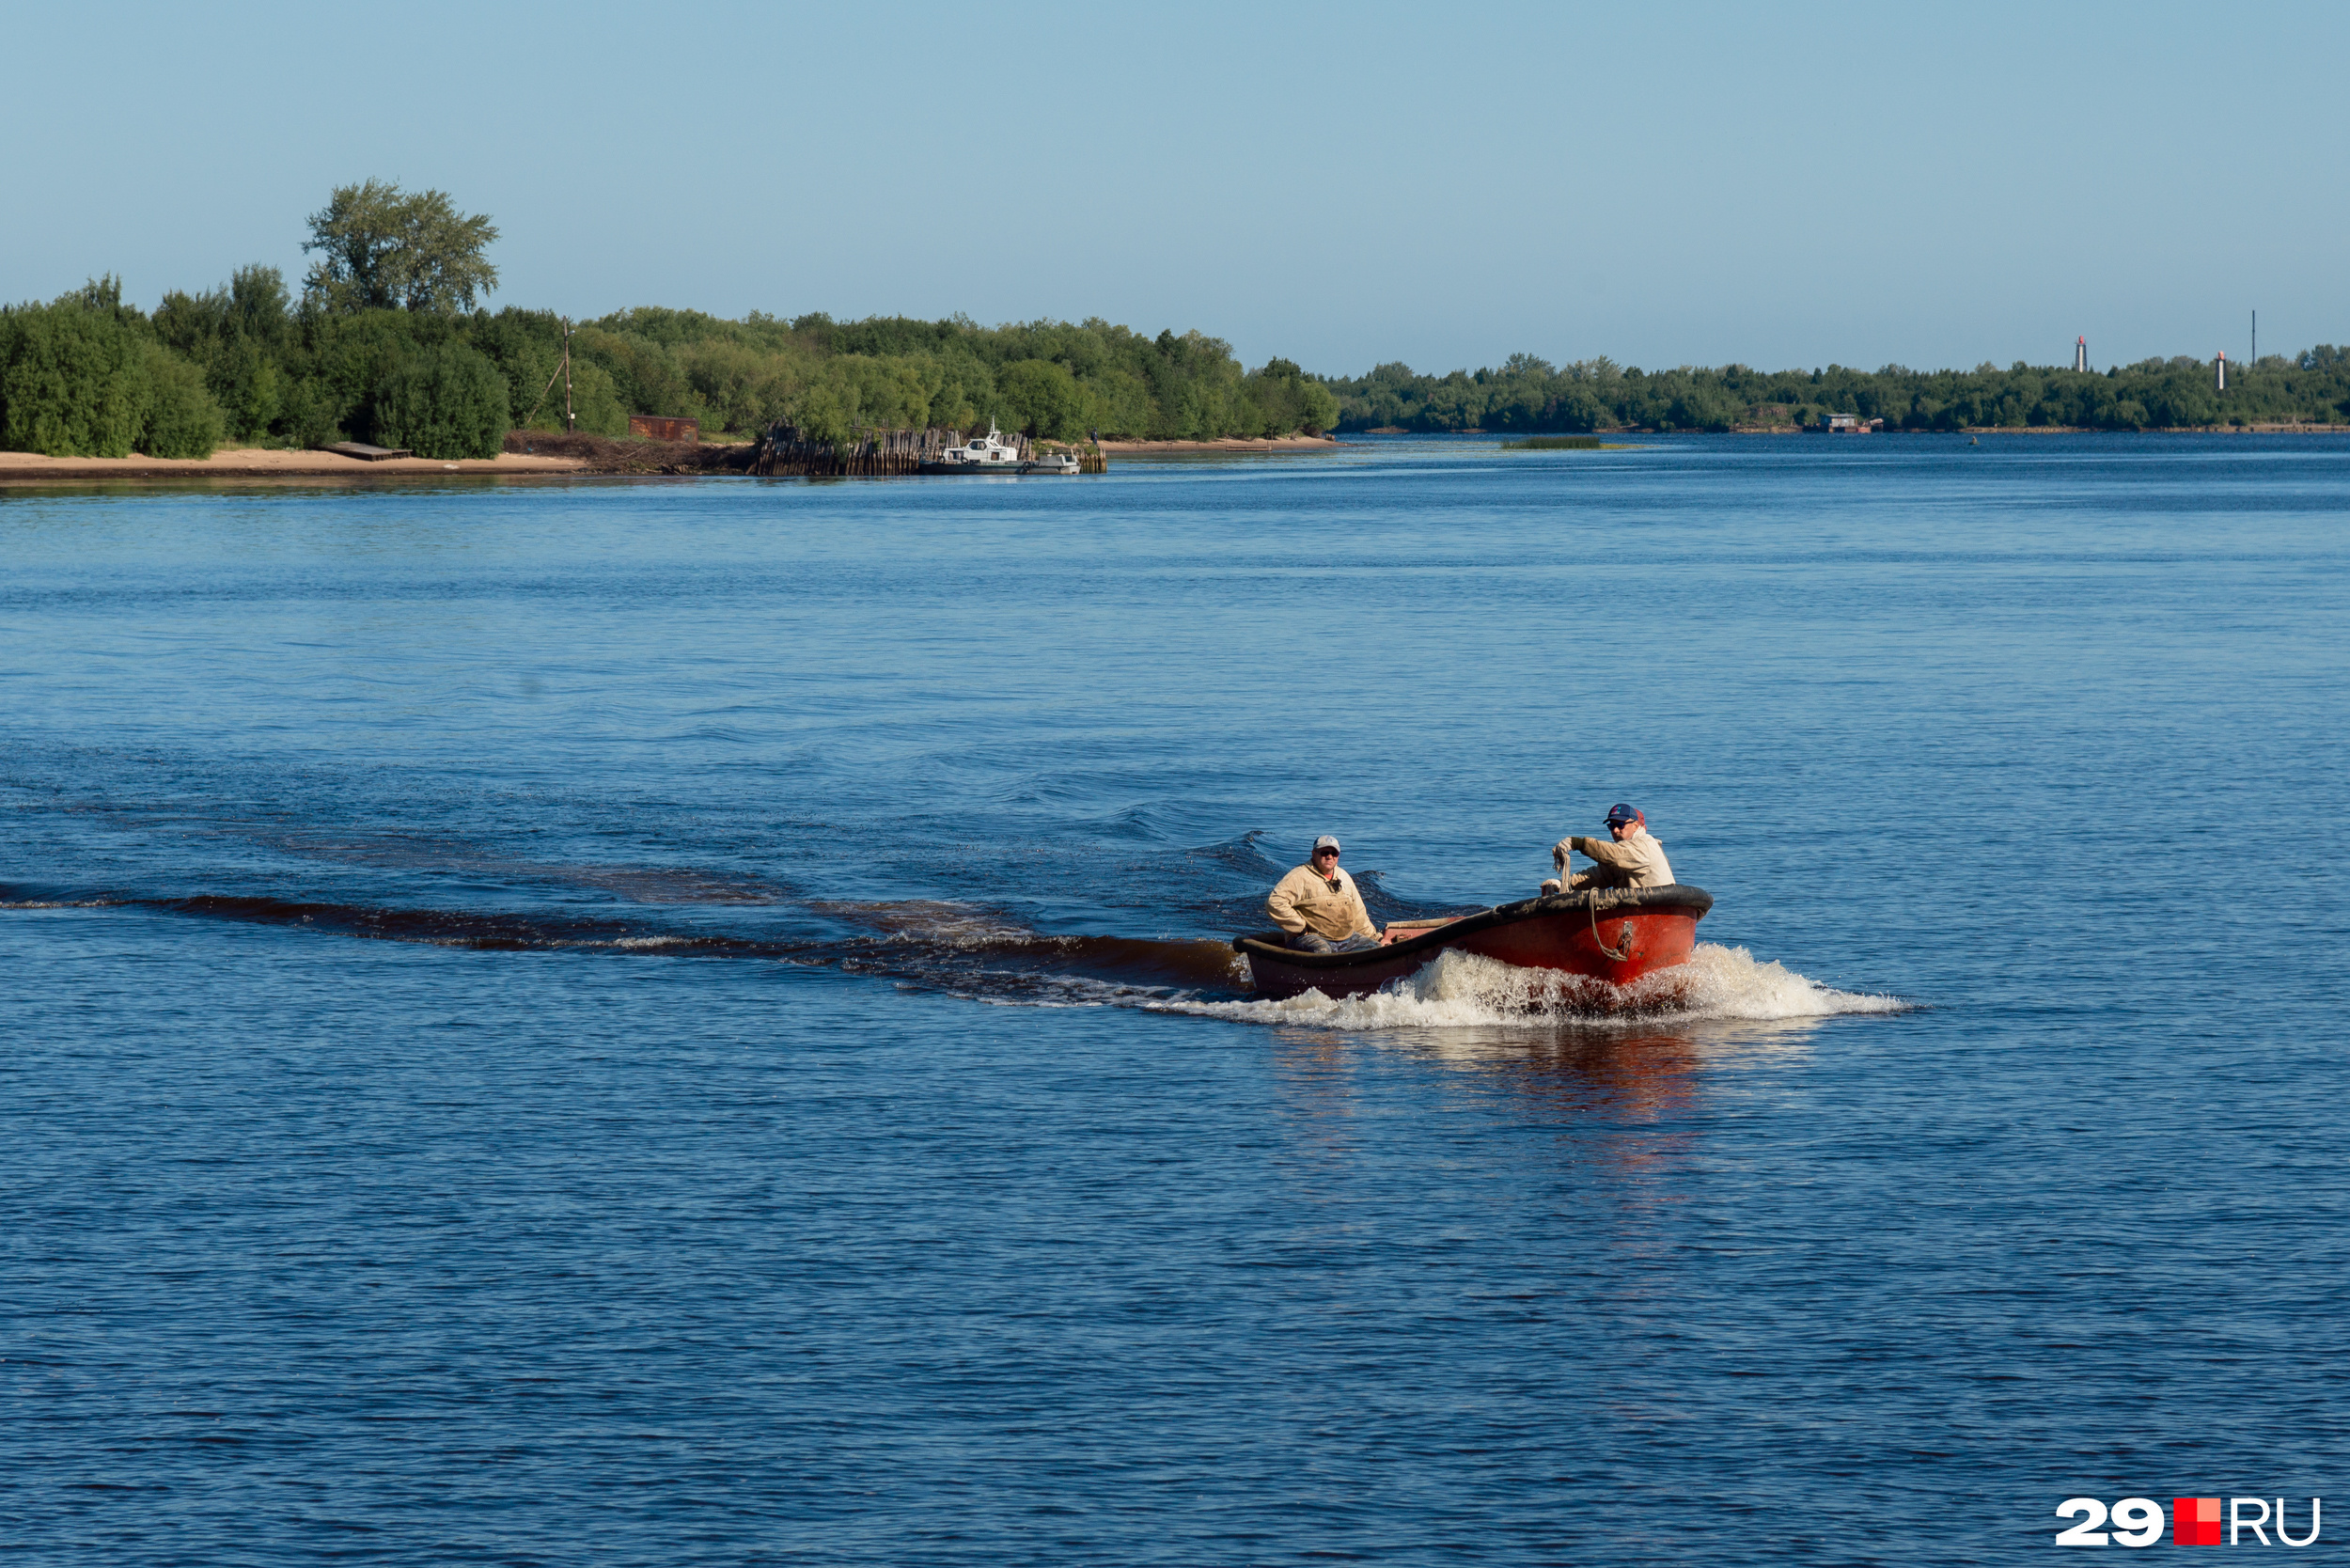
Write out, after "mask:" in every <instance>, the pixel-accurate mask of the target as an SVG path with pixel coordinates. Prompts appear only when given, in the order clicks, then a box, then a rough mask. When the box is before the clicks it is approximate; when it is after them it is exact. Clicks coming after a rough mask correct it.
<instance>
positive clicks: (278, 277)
mask: <svg viewBox="0 0 2350 1568" xmlns="http://www.w3.org/2000/svg"><path fill="white" fill-rule="evenodd" d="M308 223H309V229H310V238H309V239H308V240H307V241H306V242H305V243H304V245H303V249H304V250H305V252H308V253H310V254H312V255H313V256H315V257H316V258H317V260H316V261H315V262H314V264H313V265H312V266H311V267H310V269H309V271H308V273H307V274H306V275H305V277H304V278H303V280H302V287H301V291H300V293H299V294H296V293H295V292H293V291H292V290H290V289H289V288H288V286H287V282H286V278H285V276H284V274H281V273H280V272H278V270H277V269H276V268H274V267H267V266H251V267H243V268H240V269H239V270H238V271H237V272H236V274H235V275H233V276H232V277H230V278H229V279H228V280H227V282H225V283H223V284H221V285H220V286H218V287H217V288H212V289H207V290H199V291H197V292H195V293H187V292H184V291H181V290H173V291H171V292H169V293H166V294H165V295H164V297H163V300H162V302H161V303H160V304H159V305H158V306H156V307H155V309H154V310H153V311H152V312H151V313H150V312H149V311H146V310H143V309H141V308H139V307H138V306H135V305H131V304H127V303H125V302H124V300H123V298H122V287H121V284H120V283H119V281H118V280H117V279H116V278H114V277H112V276H107V277H103V278H96V279H92V280H91V281H90V282H88V283H87V284H86V285H85V286H84V287H83V288H81V289H78V290H73V291H71V292H70V293H67V294H65V295H63V296H61V297H60V298H57V299H55V300H53V301H51V302H49V303H48V304H45V305H44V304H39V303H28V304H24V305H18V306H6V307H0V447H5V448H7V449H8V450H13V451H32V452H46V453H49V454H52V455H54V456H60V457H62V456H97V457H121V456H125V455H127V454H129V453H131V452H133V451H138V452H143V453H145V454H147V455H148V456H150V457H205V456H209V455H210V454H211V452H212V451H213V450H214V448H216V447H219V446H222V445H224V444H227V443H229V442H237V443H245V444H252V445H264V446H281V447H320V446H324V445H327V444H329V443H332V442H337V441H344V440H354V439H355V440H361V441H371V442H375V443H378V444H380V445H383V446H386V447H407V448H409V449H411V450H413V451H415V452H416V453H417V454H418V455H419V456H423V457H432V458H460V457H488V456H493V455H494V454H495V453H496V452H498V451H499V450H501V449H502V447H503V446H504V444H505V440H506V436H507V433H508V432H509V431H513V430H519V429H536V430H560V429H563V428H564V426H565V419H566V415H565V397H564V392H565V389H564V386H563V384H562V378H561V376H560V374H559V372H560V370H561V368H562V366H563V362H564V357H563V356H564V345H565V330H566V325H567V323H566V322H564V321H562V320H560V319H559V318H557V317H556V315H555V314H554V313H553V312H550V311H545V310H527V309H516V308H512V307H509V308H506V309H502V310H498V311H496V312H492V311H490V310H489V309H487V308H486V307H485V306H481V305H480V304H479V303H478V302H479V300H480V299H481V298H482V297H483V296H486V295H488V294H489V293H490V292H492V291H493V290H495V289H496V287H497V281H498V274H497V269H496V268H495V267H494V266H493V265H492V264H491V263H490V261H489V259H488V255H487V249H488V246H489V245H490V244H491V243H493V242H494V241H495V240H496V239H497V237H498V230H497V227H496V226H495V225H494V224H493V223H492V222H491V221H490V219H489V218H488V217H487V216H486V215H483V214H478V213H476V214H470V215H469V214H466V213H464V212H459V211H458V209H457V207H456V205H455V204H454V203H453V202H452V201H451V200H450V199H449V197H448V196H447V195H446V193H445V192H441V191H423V192H406V191H402V190H401V189H400V188H399V186H398V185H396V184H391V183H387V182H385V181H383V180H366V181H363V182H361V183H359V184H354V185H345V186H340V187H337V189H336V190H335V191H334V192H333V193H332V196H331V198H330V199H329V201H328V202H327V205H326V206H325V207H324V208H322V209H321V211H319V212H314V213H312V214H311V215H310V217H309V220H308ZM571 325H572V326H573V327H575V330H573V331H572V334H571V337H570V339H569V342H570V347H571V374H570V418H571V420H572V423H573V424H574V425H575V426H576V428H578V429H581V430H585V431H590V432H593V433H596V434H602V435H620V434H624V433H626V431H627V429H628V419H629V416H631V415H633V414H648V415H659V416H671V417H676V416H684V417H688V418H694V419H698V420H699V421H700V422H701V424H702V428H703V430H704V431H705V432H706V433H708V434H711V435H724V434H727V433H729V432H731V433H735V434H738V435H743V436H747V435H749V434H751V433H752V432H755V431H761V430H764V429H765V428H766V427H767V426H768V425H770V424H772V423H775V422H777V421H788V422H790V423H791V424H794V425H797V426H798V427H799V428H800V429H801V430H802V431H804V432H806V433H807V434H809V435H812V436H814V437H816V438H818V439H820V440H839V439H842V438H845V437H847V436H849V435H851V434H852V433H853V432H854V431H857V430H860V429H872V428H889V429H905V428H909V427H919V426H926V425H943V426H949V427H952V428H954V429H957V430H963V431H969V430H973V429H977V428H981V427H984V426H985V425H988V424H990V423H993V424H996V425H1000V426H1001V427H1002V428H1004V429H1005V430H1007V431H1026V433H1028V434H1030V435H1032V436H1041V437H1044V438H1048V439H1058V440H1063V441H1068V440H1074V439H1077V438H1079V437H1081V436H1083V435H1084V434H1086V433H1087V432H1089V431H1098V432H1099V433H1101V434H1102V435H1105V436H1110V437H1127V438H1143V439H1152V440H1203V439H1212V438H1216V437H1224V436H1245V437H1261V436H1277V435H1288V434H1291V433H1293V432H1298V431H1304V432H1308V433H1317V434H1318V433H1321V432H1323V431H1331V430H1345V431H1371V430H1404V431H1496V432H1506V433H1511V434H1532V433H1536V432H1561V433H1567V432H1573V433H1581V432H1587V431H1613V430H1627V429H1629V430H1658V431H1727V430H1740V429H1752V428H1766V429H1767V428H1772V427H1781V428H1783V427H1787V426H1793V425H1804V424H1813V423H1816V422H1818V421H1819V419H1820V418H1821V417H1822V416H1825V415H1826V414H1830V413H1837V414H1854V415H1858V416H1861V417H1862V418H1880V419H1883V420H1884V421H1885V422H1886V424H1887V425H1888V427H1891V428H1894V429H1898V430H1963V429H1966V428H1969V427H2014V428H2029V427H2032V426H2043V427H2045V426H2064V427H2087V428H2091V429H2096V430H2149V429H2156V430H2158V429H2172V428H2180V427H2195V426H2214V425H2245V424H2255V423H2258V424H2267V423H2276V422H2283V421H2300V422H2310V423H2324V424H2333V423H2339V422H2342V421H2343V420H2344V419H2345V418H2350V353H2344V351H2342V350H2340V349H2336V348H2334V347H2332V346H2330V345H2326V346H2322V347H2319V348H2315V349H2311V350H2310V351H2309V352H2308V353H2303V354H2300V355H2298V356H2296V357H2295V358H2292V359H2284V358H2279V357H2270V358H2266V359H2264V360H2262V361H2261V362H2260V364H2259V365H2258V366H2257V367H2253V368H2250V369H2249V370H2244V369H2239V368H2235V367H2231V368H2230V375H2231V378H2232V382H2233V384H2231V385H2230V386H2229V388H2228V390H2227V391H2226V392H2225V393H2220V392H2217V391H2216V390H2215V389H2214V387H2213V384H2212V372H2211V367H2210V366H2209V365H2207V364H2205V363H2204V362H2202V361H2201V360H2193V359H2185V358H2181V359H2168V360H2164V359H2149V360H2145V361H2142V362H2140V363H2139V364H2137V365H2131V366H2127V367H2123V368H2115V369H2112V370H2107V371H2106V372H2104V373H2103V374H2092V373H2087V372H2075V371H2072V370H2059V369H2051V368H2034V367H2031V366H2028V365H2024V364H2022V363H2020V362H2019V363H2017V364H2015V365H2013V366H2010V367H2009V368H2007V369H2004V370H2001V369H1998V368H1995V367H1993V366H1990V365H1983V366H1979V367H1977V368H1975V369H1973V370H1966V371H1958V370H1934V371H1919V370H1910V369H1904V368H1902V367H1901V366H1898V365H1888V366H1887V367H1885V368H1883V369H1880V370H1852V369H1846V368H1842V367H1841V366H1830V367H1828V368H1826V369H1825V370H1810V371H1805V370H1782V371H1776V372H1765V371H1760V370H1750V369H1748V368H1746V367H1745V366H1743V365H1731V366H1727V367H1724V368H1720V369H1704V368H1691V367H1685V366H1684V367H1683V368H1679V369H1672V370H1654V371H1643V370H1641V369H1639V368H1637V367H1636V368H1622V367H1619V366H1618V365H1617V364H1616V363H1615V362H1614V361H1612V360H1608V359H1586V360H1578V361H1576V362H1575V363H1574V364H1571V365H1565V366H1554V365H1551V364H1550V363H1548V362H1547V361H1544V360H1541V359H1537V358H1535V357H1534V356H1533V355H1531V354H1514V355H1512V357H1511V359H1510V361H1509V362H1508V363H1507V364H1505V365H1504V366H1502V367H1501V368H1499V369H1497V370H1496V369H1484V370H1479V371H1476V372H1475V373H1473V374H1472V373H1471V372H1469V371H1466V370H1455V371H1453V372H1452V373H1451V374H1450V375H1446V376H1425V375H1419V374H1417V373H1416V372H1414V371H1413V370H1412V369H1411V368H1410V367H1408V366H1404V365H1382V366H1380V367H1379V368H1377V369H1375V370H1372V371H1371V373H1370V374H1369V375H1366V376H1360V377H1348V378H1339V379H1335V380H1334V379H1331V378H1329V377H1324V376H1317V375H1309V374H1308V373H1307V372H1306V371H1305V370H1303V369H1301V368H1299V367H1298V366H1297V365H1296V364H1295V363H1294V362H1293V361H1291V360H1288V359H1278V358H1277V359H1271V360H1268V361H1266V363H1265V364H1264V365H1262V366H1261V367H1260V368H1257V369H1254V370H1247V369H1245V368H1243V367H1242V365H1241V363H1240V361H1239V360H1238V359H1237V358H1235V357H1234V356H1233V353H1232V350H1231V346H1230V344H1228V343H1226V342H1224V341H1223V340H1222V339H1220V338H1215V337H1208V336H1206V335H1205V334H1202V333H1199V332H1186V333H1183V334H1181V335H1180V336H1179V335H1178V334H1176V333H1174V332H1173V331H1166V332H1161V333H1160V334H1158V335H1157V336H1156V337H1146V336H1144V335H1142V334H1140V333H1136V332H1133V331H1130V330H1129V329H1127V328H1125V327H1122V326H1113V325H1111V324H1110V323H1109V322H1107V321H1098V320H1096V321H1084V322H1082V323H1078V324H1074V325H1073V324H1071V323H1069V322H1067V321H1030V322H1027V323H1026V324H1017V325H1006V326H995V327H983V326H980V325H979V323H978V322H976V321H970V320H968V319H966V318H964V317H955V318H953V319H951V320H948V321H912V320H908V319H906V318H903V317H874V318H870V319H869V320H866V321H834V320H833V319H832V318H831V317H829V316H825V315H807V316H800V317H797V318H795V319H792V320H789V321H787V320H785V319H783V318H781V317H776V316H768V315H763V314H761V313H760V312H758V311H753V312H752V313H751V314H749V315H747V316H745V317H744V318H743V319H742V320H740V321H726V320H722V319H720V318H718V317H715V316H709V315H705V314H703V313H702V312H700V311H697V310H671V309H666V308H661V307H657V306H645V307H639V308H636V309H631V310H621V311H616V312H614V313H613V314H611V315H608V316H604V317H601V318H599V319H597V320H595V321H587V322H582V323H571Z"/></svg>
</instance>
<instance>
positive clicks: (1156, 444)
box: [1102, 435, 1339, 457]
mask: <svg viewBox="0 0 2350 1568" xmlns="http://www.w3.org/2000/svg"><path fill="white" fill-rule="evenodd" d="M1338 445H1339V439H1338V437H1336V436H1334V435H1285V436H1279V437H1277V438H1275V439H1273V440H1270V441H1242V440H1239V439H1237V438H1234V439H1231V440H1225V441H1105V442H1103V443H1102V450H1104V451H1105V452H1107V453H1108V454H1109V455H1110V456H1112V457H1151V456H1153V455H1155V454H1157V453H1160V452H1326V451H1329V450H1331V449H1332V448H1333V447H1337V446H1338Z"/></svg>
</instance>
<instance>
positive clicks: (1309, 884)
mask: <svg viewBox="0 0 2350 1568" xmlns="http://www.w3.org/2000/svg"><path fill="white" fill-rule="evenodd" d="M1264 912H1265V913H1266V914H1267V915H1270V916H1272V917H1273V923H1274V924H1275V925H1277V926H1279V927H1280V928H1281V930H1282V931H1283V932H1284V933H1286V935H1287V940H1286V941H1285V942H1284V943H1283V944H1282V945H1283V946H1285V947H1291V948H1295V949H1297V950H1298V951H1300V952H1308V953H1360V952H1369V951H1371V949H1373V948H1384V947H1386V946H1387V938H1386V937H1384V936H1382V935H1380V934H1379V928H1378V927H1377V926H1374V925H1372V924H1371V911H1370V910H1368V909H1365V908H1364V907H1363V896H1362V895H1361V894H1360V893H1358V892H1356V891H1355V879H1354V878H1353V877H1351V876H1348V875H1347V874H1346V873H1345V872H1344V871H1342V870H1340V869H1339V841H1338V840H1337V839H1333V838H1331V837H1330V835H1328V834H1327V833H1325V834H1324V835H1323V836H1322V837H1321V838H1319V839H1315V840H1314V853H1313V858H1312V859H1310V860H1308V861H1307V862H1306V864H1304V865H1303V866H1300V867H1298V868H1297V869H1296V870H1293V871H1292V872H1290V874H1289V875H1287V876H1285V877H1283V878H1282V879H1281V880H1280V882H1279V883H1278V884H1277V886H1275V887H1274V889H1273V893H1272V896H1271V897H1269V898H1267V899H1266V900H1265V901H1264Z"/></svg>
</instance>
